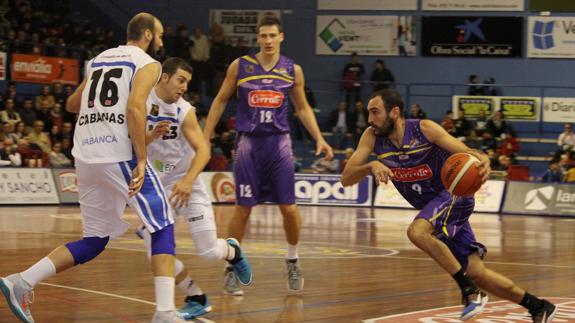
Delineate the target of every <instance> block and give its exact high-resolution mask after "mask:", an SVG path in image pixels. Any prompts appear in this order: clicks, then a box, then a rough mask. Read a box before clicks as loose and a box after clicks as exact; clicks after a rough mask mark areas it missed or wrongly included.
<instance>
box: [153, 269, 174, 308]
mask: <svg viewBox="0 0 575 323" xmlns="http://www.w3.org/2000/svg"><path fill="white" fill-rule="evenodd" d="M175 281H176V280H175V279H174V277H165V276H156V277H154V285H155V289H156V311H158V312H166V311H174V310H175V309H176V304H175V303H174V289H175V284H176V283H175Z"/></svg>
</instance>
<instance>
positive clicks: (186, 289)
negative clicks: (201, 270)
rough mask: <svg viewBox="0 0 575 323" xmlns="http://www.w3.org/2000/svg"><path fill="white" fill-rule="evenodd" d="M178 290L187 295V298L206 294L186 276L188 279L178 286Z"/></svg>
mask: <svg viewBox="0 0 575 323" xmlns="http://www.w3.org/2000/svg"><path fill="white" fill-rule="evenodd" d="M178 288H179V289H180V290H181V291H182V293H184V294H186V296H194V295H202V294H203V293H204V292H203V291H202V289H201V288H200V286H198V284H197V283H196V282H195V281H194V280H192V277H190V275H188V276H186V278H184V280H182V281H181V282H180V283H179V284H178Z"/></svg>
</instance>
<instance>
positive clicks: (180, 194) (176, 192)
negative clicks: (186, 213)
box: [168, 179, 192, 209]
mask: <svg viewBox="0 0 575 323" xmlns="http://www.w3.org/2000/svg"><path fill="white" fill-rule="evenodd" d="M191 194H192V183H188V182H187V181H186V180H184V179H182V180H180V181H178V182H177V183H176V184H174V188H173V189H172V194H170V197H169V198H168V199H169V200H170V203H172V206H173V207H174V208H176V209H177V208H179V207H182V206H184V207H187V206H188V202H189V200H190V195H191Z"/></svg>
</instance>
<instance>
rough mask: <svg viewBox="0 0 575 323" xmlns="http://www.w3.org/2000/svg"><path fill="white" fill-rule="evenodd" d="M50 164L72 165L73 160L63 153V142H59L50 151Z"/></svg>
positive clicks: (54, 165) (58, 165) (57, 165)
mask: <svg viewBox="0 0 575 323" xmlns="http://www.w3.org/2000/svg"><path fill="white" fill-rule="evenodd" d="M50 166H52V167H54V168H66V167H71V166H72V161H71V160H70V159H68V157H66V155H65V154H64V153H62V144H61V143H59V142H57V143H55V144H54V146H52V152H50Z"/></svg>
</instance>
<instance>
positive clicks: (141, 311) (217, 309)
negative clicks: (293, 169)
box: [0, 206, 575, 323]
mask: <svg viewBox="0 0 575 323" xmlns="http://www.w3.org/2000/svg"><path fill="white" fill-rule="evenodd" d="M231 212H232V207H231V206H219V207H217V210H216V220H217V223H218V232H219V233H220V235H221V236H225V234H226V227H227V226H226V225H227V222H228V221H229V219H230V217H231ZM301 212H302V217H303V227H302V239H301V240H302V242H301V248H300V256H301V258H302V269H303V272H304V275H305V288H304V290H303V291H302V292H300V293H298V294H294V293H290V292H288V290H287V287H286V271H285V265H284V260H283V257H284V255H285V246H286V244H285V242H284V233H283V228H282V218H281V215H280V214H279V210H278V209H277V208H276V207H273V206H259V207H256V208H254V212H253V214H252V218H251V222H250V224H249V226H248V228H247V230H248V232H247V234H246V239H245V241H244V248H245V249H244V250H245V251H246V253H247V255H248V256H249V258H250V260H251V262H252V265H253V267H254V283H253V285H252V286H249V287H247V288H245V295H244V296H243V297H241V298H238V297H232V296H224V295H223V294H222V293H221V288H222V281H223V267H224V263H223V262H221V261H206V260H202V259H200V258H199V257H197V256H196V255H195V250H194V248H193V244H192V242H191V238H190V237H189V235H188V233H187V227H186V225H185V223H183V222H182V221H181V219H180V221H178V223H177V226H176V232H177V245H178V253H179V257H180V258H181V259H182V260H183V261H184V262H185V264H186V265H187V266H188V268H189V269H190V272H191V273H192V275H193V278H195V279H196V280H197V281H198V282H199V284H200V286H201V287H202V288H203V289H204V291H205V292H207V294H208V296H209V298H210V301H211V303H212V306H213V311H212V312H211V313H210V314H208V315H207V316H206V317H205V318H202V319H199V320H196V321H197V322H361V321H363V320H369V319H372V318H378V317H383V316H388V315H394V314H401V313H406V312H413V311H421V310H427V309H434V308H442V307H448V306H457V305H459V304H460V299H459V297H460V295H459V290H458V288H457V286H456V284H455V282H453V281H452V279H451V278H450V277H449V276H448V275H447V274H446V273H444V272H443V271H442V270H441V269H440V268H439V267H438V266H437V265H436V264H435V263H434V262H432V261H431V260H429V259H428V258H427V256H426V255H424V254H423V253H422V252H420V251H419V250H417V249H416V248H415V247H413V246H412V245H411V243H410V242H409V240H408V239H407V237H406V234H405V230H406V228H407V226H408V224H409V223H410V222H411V220H412V218H413V216H414V214H415V213H414V211H406V210H397V209H364V208H346V207H301ZM126 218H127V219H128V221H130V222H131V223H132V224H133V226H132V229H133V228H135V226H136V225H137V223H138V220H137V218H136V217H135V215H133V213H131V212H130V211H128V212H127V215H126ZM471 219H472V220H471V222H472V225H473V227H474V228H475V232H476V235H477V238H478V240H479V241H480V242H482V243H483V244H485V245H486V246H487V248H488V250H489V252H488V256H487V265H488V266H489V267H490V268H492V269H495V270H496V271H499V272H501V273H503V274H505V275H507V276H509V277H510V278H512V279H513V280H514V281H515V282H517V283H518V284H519V285H520V286H522V287H523V288H525V289H527V290H528V291H530V292H531V293H533V294H536V295H541V296H545V297H564V298H566V301H565V302H564V305H563V306H564V307H563V309H564V311H565V312H564V313H563V316H562V317H563V318H562V319H560V320H557V321H558V322H575V219H569V218H553V217H546V216H541V217H536V216H512V215H506V216H499V215H493V214H475V215H473V216H472V218H471ZM133 232H134V231H133V230H130V231H129V232H128V233H126V234H125V235H124V236H122V237H121V238H120V239H118V240H116V241H113V242H111V243H110V245H109V247H108V249H107V250H106V251H105V252H104V253H103V254H102V255H101V256H100V257H98V258H97V259H96V260H94V261H92V262H91V263H89V264H87V265H82V266H79V267H76V268H73V269H71V270H69V271H67V272H64V273H62V274H59V275H57V276H55V277H52V278H50V279H48V280H46V281H45V282H44V283H42V284H41V285H39V286H37V287H36V289H35V301H34V303H33V304H32V313H33V315H34V317H35V319H36V322H38V323H43V322H50V323H56V322H58V323H59V322H149V321H150V319H151V317H152V315H153V312H154V306H153V303H152V302H153V301H154V290H153V285H152V284H153V280H152V275H151V272H150V266H149V264H148V262H147V259H146V255H145V252H144V250H143V246H142V243H141V241H139V240H138V239H137V238H136V236H135V234H134V233H133ZM0 234H1V238H0V275H1V276H5V275H8V274H10V273H12V272H14V271H21V270H23V269H25V268H26V267H27V266H29V265H30V264H32V263H33V262H35V261H37V260H38V259H40V258H41V257H43V256H44V255H46V254H47V253H48V252H50V251H51V250H52V249H53V248H54V247H55V246H57V245H58V244H61V243H65V242H68V241H71V240H75V239H78V238H80V237H81V220H80V213H79V208H78V207H77V206H67V207H59V206H54V207H52V206H42V207H6V206H3V207H0ZM491 300H493V301H497V300H498V299H497V298H496V297H494V296H492V297H491ZM182 301H183V296H182V295H181V294H180V292H179V291H178V292H177V299H176V305H177V306H180V305H181V304H182ZM456 311H459V309H458V308H457V309H456ZM568 311H571V312H569V313H571V314H573V315H571V316H569V315H570V314H569V313H567V312H568ZM566 313H567V314H566ZM569 317H570V318H569ZM479 318H481V317H479ZM392 321H397V322H400V320H399V319H397V320H394V319H392V320H388V321H386V322H392ZM473 321H475V322H520V321H521V322H529V321H528V320H527V319H525V320H508V321H497V320H493V321H489V320H483V321H480V320H472V321H471V322H473ZM0 322H15V318H14V317H13V316H12V314H11V313H10V312H9V309H8V307H7V305H6V304H5V302H4V301H3V299H2V302H1V303H0ZM402 322H403V321H402ZM415 322H417V320H415ZM429 322H458V321H457V320H455V319H445V320H436V321H429Z"/></svg>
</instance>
